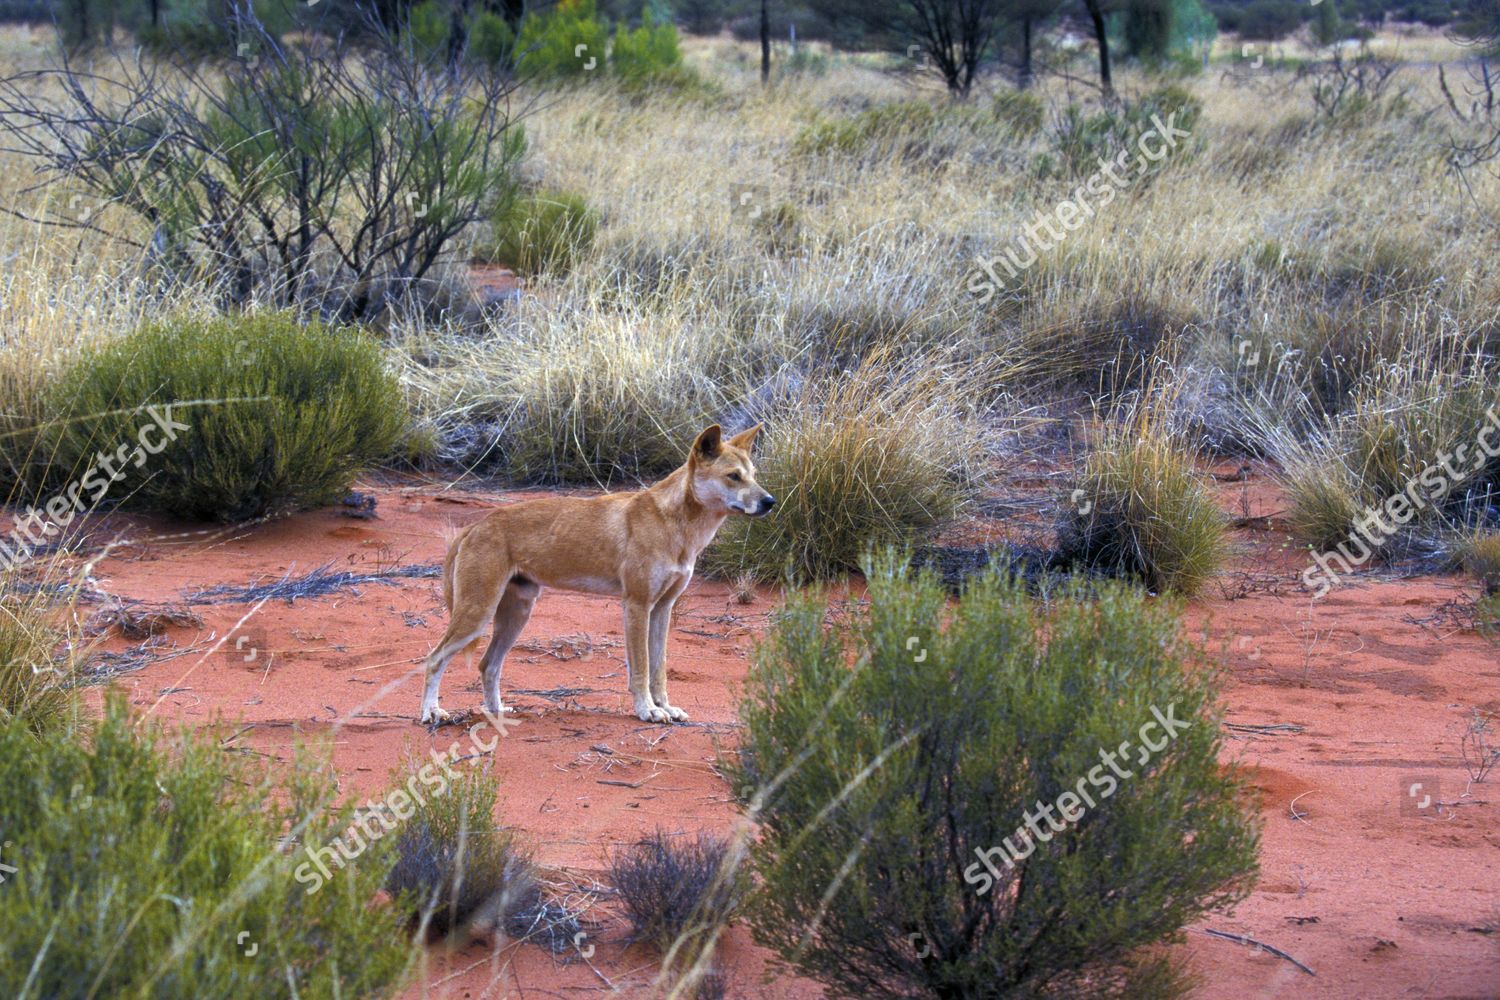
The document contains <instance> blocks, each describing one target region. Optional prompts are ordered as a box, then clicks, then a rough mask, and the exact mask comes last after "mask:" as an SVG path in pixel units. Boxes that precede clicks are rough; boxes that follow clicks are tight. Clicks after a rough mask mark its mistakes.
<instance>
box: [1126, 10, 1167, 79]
mask: <svg viewBox="0 0 1500 1000" xmlns="http://www.w3.org/2000/svg"><path fill="white" fill-rule="evenodd" d="M1121 13H1122V15H1123V17H1122V22H1123V23H1122V31H1121V34H1122V35H1123V36H1124V39H1125V49H1126V51H1127V52H1128V53H1129V54H1130V55H1131V56H1132V57H1133V58H1136V59H1141V60H1144V61H1145V62H1148V63H1153V64H1154V63H1160V62H1161V61H1162V60H1164V59H1166V57H1167V56H1168V54H1170V52H1171V48H1172V32H1173V28H1174V20H1175V17H1176V5H1175V3H1174V2H1173V0H1126V2H1125V5H1124V7H1123V8H1122V10H1121Z"/></svg>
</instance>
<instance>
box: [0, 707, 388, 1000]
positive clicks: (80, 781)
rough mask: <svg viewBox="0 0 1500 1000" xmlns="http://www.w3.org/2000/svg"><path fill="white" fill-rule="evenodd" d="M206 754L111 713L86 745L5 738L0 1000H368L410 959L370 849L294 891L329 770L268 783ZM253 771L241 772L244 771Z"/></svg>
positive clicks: (323, 831)
mask: <svg viewBox="0 0 1500 1000" xmlns="http://www.w3.org/2000/svg"><path fill="white" fill-rule="evenodd" d="M246 759H247V758H244V757H240V756H238V755H235V754H231V753H226V752H225V750H224V748H222V747H221V746H219V745H218V741H217V740H216V739H213V738H199V737H193V736H187V735H184V736H182V737H180V738H177V739H173V740H170V741H169V740H168V739H167V738H166V737H164V736H162V735H160V734H159V733H157V732H156V731H154V730H153V729H152V728H151V727H149V726H138V725H137V724H136V722H135V720H132V719H131V717H130V715H129V712H128V711H127V708H126V704H125V699H124V697H123V696H117V697H112V698H110V699H108V702H107V705H106V709H105V714H104V718H103V719H102V720H101V721H99V722H98V723H97V724H96V725H94V726H92V727H91V728H89V729H87V730H85V731H81V732H76V733H75V732H72V731H64V732H61V733H58V734H55V735H52V736H48V737H45V738H43V739H40V740H39V739H38V738H37V737H36V736H35V734H34V733H32V732H31V731H30V730H29V729H28V727H27V726H26V725H25V724H24V723H22V722H21V721H18V720H12V721H9V722H6V723H4V724H0V778H3V780H4V782H5V787H6V788H7V790H8V791H7V794H6V795H5V796H4V799H3V801H0V829H3V830H4V831H5V841H6V843H5V861H6V863H8V864H9V865H11V866H13V867H14V869H15V870H14V871H13V872H9V873H8V874H7V877H6V881H5V891H4V892H3V893H0V924H3V926H4V927H5V928H6V934H5V938H4V944H3V946H0V989H3V990H4V992H5V994H6V995H7V996H15V997H21V996H46V997H73V996H80V997H81V996H86V995H89V994H90V993H93V994H95V995H98V996H119V997H123V996H181V997H188V996H194V997H203V996H230V995H242V994H245V993H246V992H247V991H248V992H250V993H253V994H254V995H256V996H288V997H289V996H302V997H335V996H342V997H375V996H383V995H386V994H388V993H390V992H391V991H392V990H393V989H394V988H395V987H396V986H398V985H399V983H400V981H401V979H402V977H403V976H404V975H405V972H406V969H407V967H408V960H409V957H410V955H409V944H408V941H407V937H406V935H405V934H403V933H402V932H401V927H400V915H399V913H398V911H397V910H396V908H395V907H392V906H390V905H381V904H380V903H379V902H378V901H377V893H378V892H379V890H380V888H381V885H382V883H383V881H384V878H385V873H386V871H387V870H388V869H389V867H390V864H391V860H392V856H391V854H390V852H389V851H388V850H386V849H385V848H384V847H383V845H382V844H381V843H380V842H378V841H377V842H376V843H375V844H373V845H371V846H370V847H369V848H368V849H367V850H366V851H365V852H364V853H363V854H362V855H361V856H360V858H359V861H358V863H357V864H351V865H347V866H344V867H342V868H338V869H336V870H335V871H334V873H333V880H332V882H330V883H329V884H328V885H326V886H325V887H324V888H323V889H322V891H320V892H316V893H307V892H306V891H305V890H304V888H303V886H302V885H301V884H299V883H298V882H297V881H296V880H295V879H294V878H293V868H294V867H295V866H296V864H297V858H298V855H299V854H300V851H299V852H297V853H295V854H294V853H293V852H291V851H288V850H286V849H285V848H284V847H283V838H285V837H287V836H291V837H293V838H296V840H297V841H299V842H300V843H302V844H307V845H314V846H316V845H320V844H321V843H322V842H323V841H324V840H325V839H326V838H328V837H330V836H332V835H334V834H335V833H336V832H337V831H339V830H341V829H342V828H343V827H344V826H345V825H347V823H348V821H349V818H350V817H349V813H348V811H347V810H332V809H330V808H328V805H327V802H326V799H325V798H323V796H324V795H325V794H326V792H325V787H324V783H325V782H326V781H327V780H328V777H329V776H328V773H327V770H326V764H324V765H321V766H320V765H317V763H316V761H314V760H313V759H311V758H304V759H301V760H300V762H299V766H298V767H297V768H296V769H289V773H285V774H272V773H271V772H270V771H268V770H261V769H259V768H256V767H254V766H252V765H250V764H246V763H242V762H243V761H245V760H246ZM249 759H253V758H249Z"/></svg>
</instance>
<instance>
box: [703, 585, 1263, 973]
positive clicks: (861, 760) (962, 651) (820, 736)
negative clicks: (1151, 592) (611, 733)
mask: <svg viewBox="0 0 1500 1000" xmlns="http://www.w3.org/2000/svg"><path fill="white" fill-rule="evenodd" d="M866 577H867V580H868V598H869V605H868V608H867V609H860V610H857V611H854V612H853V613H852V621H849V620H845V621H841V622H840V627H838V628H830V627H829V626H828V624H827V618H826V616H828V615H829V614H831V613H833V609H832V608H830V607H829V606H828V604H827V603H826V598H824V597H820V596H818V595H805V594H804V595H793V596H791V597H790V598H789V599H788V602H787V604H786V606H785V607H784V608H783V610H782V611H781V613H780V614H779V615H778V616H777V618H776V620H775V624H774V625H773V627H772V629H771V631H770V633H769V634H768V635H767V637H766V639H765V641H764V642H763V643H762V645H761V646H760V648H759V649H758V650H757V652H756V654H755V658H754V664H753V666H752V669H751V673H750V676H749V679H748V681H747V696H746V701H745V702H744V704H743V705H742V707H741V710H740V717H741V720H742V722H743V723H744V730H743V737H742V739H741V742H740V747H739V754H740V757H739V760H740V763H739V764H738V765H734V764H730V765H729V770H730V775H729V776H730V778H731V780H732V781H734V782H735V783H736V785H737V787H739V788H741V789H742V792H741V795H742V797H743V798H745V799H747V800H748V801H749V806H750V810H751V818H752V819H754V820H756V821H757V822H758V826H757V836H756V838H755V840H754V841H752V844H751V863H752V868H753V870H754V872H755V874H756V875H757V876H758V877H759V883H760V888H759V891H757V892H756V893H755V894H754V895H753V896H752V898H751V900H750V902H749V904H748V917H749V921H750V924H751V927H752V930H753V932H754V936H755V939H756V940H757V941H758V942H759V943H761V944H763V945H765V946H767V947H770V948H772V949H774V950H775V951H776V952H777V953H778V954H779V955H780V956H781V957H782V958H783V959H785V960H786V961H788V962H790V963H792V964H793V965H795V966H796V967H797V968H798V969H799V970H800V971H801V972H803V973H804V974H807V975H810V976H812V977H814V978H816V979H818V980H819V981H820V982H821V983H823V984H824V985H825V987H827V988H828V990H829V992H830V995H832V996H841V997H912V996H939V997H943V996H946V997H981V996H982V997H995V998H1016V1000H1021V998H1026V997H1051V996H1058V997H1063V996H1066V997H1098V996H1147V995H1150V996H1171V995H1175V993H1173V992H1153V993H1145V992H1140V991H1139V990H1138V989H1134V988H1137V987H1139V986H1140V980H1141V979H1142V978H1143V977H1144V976H1145V975H1147V974H1152V975H1154V977H1155V978H1156V979H1157V987H1158V989H1160V988H1161V986H1160V979H1161V978H1162V977H1163V975H1164V970H1163V969H1162V968H1161V966H1160V964H1159V963H1153V962H1149V961H1143V949H1149V948H1150V947H1151V946H1153V945H1155V944H1157V943H1159V942H1162V941H1164V940H1166V939H1167V938H1169V937H1170V936H1171V935H1173V934H1175V933H1176V932H1177V931H1179V930H1180V929H1181V928H1182V927H1183V926H1184V925H1186V924H1187V923H1189V922H1191V921H1193V920H1195V919H1197V918H1198V917H1199V916H1201V915H1202V914H1203V913H1205V912H1208V911H1209V910H1213V909H1217V908H1219V907H1223V906H1227V905H1229V904H1232V903H1233V902H1235V901H1237V900H1238V899H1239V898H1241V897H1242V896H1243V895H1244V894H1245V892H1246V891H1247V889H1248V883H1249V881H1250V879H1251V877H1252V875H1253V873H1254V872H1255V870H1256V860H1255V852H1256V842H1257V836H1256V833H1255V830H1254V828H1253V826H1252V819H1251V817H1250V815H1249V814H1247V813H1246V812H1244V811H1242V806H1241V804H1240V802H1239V799H1240V796H1241V795H1243V794H1244V793H1245V792H1246V791H1247V786H1246V784H1245V782H1244V780H1243V779H1242V778H1241V777H1240V775H1239V774H1238V773H1237V771H1236V770H1235V769H1234V768H1233V767H1228V768H1225V767H1222V766H1221V765H1220V763H1219V754H1220V751H1221V743H1222V738H1221V730H1220V713H1219V708H1218V705H1217V701H1216V684H1217V680H1216V677H1215V675H1214V673H1213V672H1212V671H1207V670H1205V669H1204V668H1203V662H1202V661H1203V658H1204V656H1203V651H1202V650H1200V649H1197V648H1194V647H1191V646H1189V645H1188V644H1186V643H1184V642H1183V641H1182V640H1181V639H1180V637H1179V636H1180V633H1179V628H1180V625H1179V621H1178V619H1177V613H1176V610H1175V609H1174V608H1173V607H1171V606H1169V605H1167V604H1164V603H1162V602H1159V601H1155V600H1151V599H1148V598H1146V597H1144V596H1143V595H1141V594H1140V593H1139V592H1138V591H1135V590H1132V589H1129V588H1127V587H1125V586H1123V585H1121V584H1117V583H1105V584H1101V585H1099V586H1097V587H1095V588H1094V589H1093V591H1092V592H1091V593H1090V594H1087V595H1086V594H1085V593H1084V592H1083V591H1082V590H1080V589H1077V588H1066V589H1064V590H1063V591H1062V592H1061V593H1060V594H1057V595H1054V596H1055V599H1054V600H1053V601H1052V602H1051V603H1049V604H1048V605H1039V604H1035V603H1033V602H1032V601H1031V600H1029V599H1028V597H1027V595H1026V590H1025V586H1024V584H1023V583H1022V582H1020V581H1019V580H1017V579H1013V578H1008V577H1006V576H1004V575H1003V574H1001V573H999V572H996V571H991V572H990V573H988V574H986V575H984V576H982V577H979V578H977V579H976V580H975V581H974V582H972V583H971V584H970V585H969V587H968V589H967V590H966V592H965V593H964V594H963V596H962V598H961V599H960V601H959V602H958V604H957V606H956V607H954V606H950V604H949V602H948V595H947V593H946V591H945V590H944V589H943V587H942V586H941V584H940V583H939V582H938V581H937V579H936V578H934V577H932V576H931V575H927V574H924V575H922V576H921V577H918V578H916V579H912V578H910V577H908V575H907V573H906V570H905V567H904V566H902V565H900V564H899V563H897V562H895V561H894V560H892V559H890V558H889V557H887V558H884V559H881V560H879V561H877V562H876V563H875V564H874V565H871V566H869V567H867V570H866ZM839 614H841V615H842V614H844V612H839ZM846 623H847V625H848V627H847V628H844V627H843V626H844V625H845V624H846ZM1161 716H1165V717H1166V719H1167V720H1168V721H1167V722H1158V721H1157V720H1158V718H1159V717H1161ZM1174 721H1175V723H1176V726H1175V728H1178V729H1179V730H1180V731H1179V732H1177V733H1175V734H1173V735H1174V736H1175V738H1170V739H1169V738H1168V737H1167V735H1166V730H1167V727H1168V725H1170V724H1171V723H1172V722H1174ZM1148 723H1150V724H1152V725H1155V726H1156V728H1157V732H1156V735H1155V736H1154V737H1152V736H1148V727H1147V724H1148ZM1184 725H1185V728H1184ZM1138 735H1139V737H1140V739H1141V741H1142V742H1143V743H1144V745H1142V743H1138V742H1136V741H1137V737H1138ZM1122 740H1124V741H1126V742H1125V743H1122ZM1127 744H1128V747H1127ZM1148 748H1151V749H1149V751H1148ZM1106 753H1109V754H1111V755H1116V754H1117V755H1119V756H1120V757H1123V762H1120V761H1116V764H1117V765H1118V764H1120V763H1123V764H1124V765H1127V766H1124V767H1121V768H1119V770H1114V773H1113V774H1112V773H1111V769H1106V767H1105V763H1106V759H1105V756H1104V755H1105V754H1106ZM1111 760H1113V757H1111ZM1122 771H1123V772H1124V773H1121V772H1122ZM1116 776H1118V778H1117V777H1116ZM1106 786H1107V787H1106ZM1077 789H1083V790H1084V791H1085V792H1090V793H1092V792H1097V793H1098V795H1097V798H1095V796H1094V795H1093V794H1089V795H1088V796H1087V797H1085V796H1084V795H1082V794H1080V793H1079V792H1078V791H1077ZM1044 804H1045V806H1046V808H1047V809H1048V810H1050V809H1051V808H1053V806H1054V804H1055V807H1056V809H1057V812H1058V814H1059V815H1060V817H1061V819H1062V820H1064V821H1067V822H1066V826H1065V827H1060V826H1059V825H1058V823H1055V822H1052V820H1051V818H1050V817H1051V816H1052V813H1051V812H1048V811H1044V809H1043V807H1044ZM1079 813H1081V815H1079ZM1043 816H1046V817H1047V818H1048V819H1047V822H1040V820H1041V818H1042V817H1043ZM1028 827H1029V830H1030V832H1028ZM1049 827H1050V830H1049ZM1008 850H1011V851H1013V854H1007V853H1006V852H1007V851H1008ZM1145 954H1149V952H1146V953H1145Z"/></svg>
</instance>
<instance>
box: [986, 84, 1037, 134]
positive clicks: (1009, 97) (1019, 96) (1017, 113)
mask: <svg viewBox="0 0 1500 1000" xmlns="http://www.w3.org/2000/svg"><path fill="white" fill-rule="evenodd" d="M990 111H991V112H992V113H993V114H994V116H995V117H996V118H997V119H998V120H999V121H1000V122H1001V124H1003V125H1004V126H1005V127H1006V128H1008V129H1010V131H1011V133H1012V134H1013V135H1015V136H1016V137H1017V138H1020V139H1030V138H1031V137H1032V136H1034V135H1036V134H1037V133H1038V132H1040V131H1041V130H1042V122H1043V121H1044V120H1045V118H1046V112H1047V106H1046V105H1045V104H1043V103H1042V99H1041V98H1040V97H1038V96H1037V95H1036V94H1034V93H1032V92H1031V91H1028V90H1002V91H1001V92H1000V94H999V95H998V96H997V97H996V98H995V103H994V104H992V105H991V106H990Z"/></svg>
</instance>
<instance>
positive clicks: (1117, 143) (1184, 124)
mask: <svg viewBox="0 0 1500 1000" xmlns="http://www.w3.org/2000/svg"><path fill="white" fill-rule="evenodd" d="M1202 112H1203V105H1202V103H1201V102H1200V101H1199V100H1198V99H1197V98H1196V97H1194V96H1193V95H1192V94H1190V93H1188V92H1187V91H1186V90H1184V89H1183V88H1181V87H1176V86H1172V87H1163V88H1161V89H1160V90H1155V91H1152V92H1151V93H1149V94H1147V95H1146V96H1145V97H1142V98H1140V99H1139V100H1135V101H1122V102H1121V103H1120V104H1119V105H1117V106H1109V107H1105V108H1103V109H1101V110H1099V111H1096V112H1094V113H1092V114H1089V113H1085V111H1084V110H1083V109H1082V108H1081V107H1079V106H1078V105H1076V104H1070V105H1068V107H1067V109H1066V110H1065V111H1064V112H1063V114H1062V116H1061V117H1059V118H1058V119H1057V120H1056V121H1055V122H1054V123H1053V124H1052V125H1051V127H1049V128H1048V130H1047V139H1048V144H1049V146H1050V149H1049V151H1048V152H1046V153H1043V154H1041V155H1040V156H1039V157H1038V158H1037V160H1036V171H1037V173H1038V175H1039V176H1041V177H1043V178H1047V177H1052V176H1061V177H1062V178H1064V179H1066V180H1070V181H1076V180H1082V179H1084V178H1087V177H1092V176H1093V175H1094V174H1096V173H1098V171H1099V169H1100V167H1099V161H1100V160H1101V159H1103V160H1104V161H1106V162H1108V161H1111V160H1115V159H1116V158H1117V157H1120V156H1121V155H1122V154H1123V155H1124V157H1125V159H1124V161H1123V162H1125V163H1130V162H1132V161H1135V160H1139V161H1140V162H1141V163H1142V164H1143V165H1145V166H1147V167H1150V164H1149V161H1146V160H1145V159H1144V158H1143V157H1141V156H1140V155H1139V145H1138V144H1139V142H1140V140H1141V137H1142V136H1143V135H1145V134H1146V133H1147V132H1150V131H1152V130H1154V129H1155V128H1156V125H1155V122H1154V120H1153V116H1154V117H1155V118H1159V119H1160V120H1161V122H1162V123H1163V124H1166V125H1170V126H1172V127H1175V128H1178V129H1183V130H1186V131H1188V132H1191V131H1193V130H1194V128H1196V126H1197V124H1198V118H1199V116H1200V115H1201V114H1202ZM1174 141H1175V142H1176V143H1177V144H1178V147H1179V148H1178V149H1177V151H1176V152H1175V153H1173V154H1172V156H1171V157H1169V158H1168V159H1183V158H1185V154H1191V152H1192V147H1191V145H1190V144H1191V143H1192V141H1193V140H1192V139H1191V138H1182V137H1178V138H1176V139H1175V140H1174ZM1161 142H1162V140H1161V139H1158V140H1157V141H1156V145H1157V146H1160V145H1161ZM1184 145H1186V146H1189V148H1187V149H1183V148H1181V147H1182V146H1184ZM1162 162H1167V161H1166V160H1163V161H1162ZM1122 169H1123V168H1122ZM1153 172H1154V168H1151V169H1147V170H1146V171H1145V173H1144V174H1141V173H1130V175H1131V176H1136V177H1139V176H1144V175H1149V174H1150V173H1153ZM1127 173H1129V171H1127Z"/></svg>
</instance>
